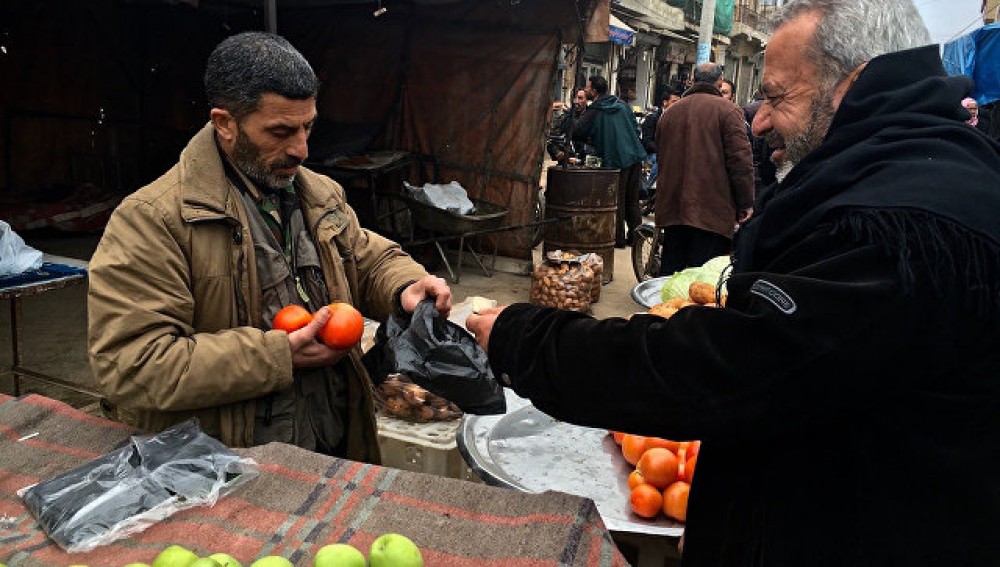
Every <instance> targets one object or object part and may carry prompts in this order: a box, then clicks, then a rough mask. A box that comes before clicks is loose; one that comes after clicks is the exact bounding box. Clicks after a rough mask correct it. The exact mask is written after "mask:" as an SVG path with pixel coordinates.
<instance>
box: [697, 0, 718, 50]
mask: <svg viewBox="0 0 1000 567" xmlns="http://www.w3.org/2000/svg"><path fill="white" fill-rule="evenodd" d="M714 27H715V0H705V1H704V2H703V3H702V5H701V27H699V28H698V64H699V65H700V64H702V63H708V62H709V60H710V59H711V55H712V28H714Z"/></svg>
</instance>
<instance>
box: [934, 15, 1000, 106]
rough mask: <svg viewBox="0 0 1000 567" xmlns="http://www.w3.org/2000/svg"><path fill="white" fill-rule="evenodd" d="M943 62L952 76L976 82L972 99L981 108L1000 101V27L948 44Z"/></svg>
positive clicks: (990, 27) (980, 30) (981, 29)
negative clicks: (959, 76)
mask: <svg viewBox="0 0 1000 567" xmlns="http://www.w3.org/2000/svg"><path fill="white" fill-rule="evenodd" d="M941 60H942V61H943V62H944V68H945V70H946V71H948V73H950V74H952V75H966V76H968V77H971V78H972V80H973V81H975V83H976V86H975V88H974V89H973V90H972V98H974V99H976V102H977V103H978V104H979V105H980V106H983V105H985V104H989V103H991V102H993V101H996V100H1000V23H996V24H990V25H988V26H983V27H981V28H979V29H978V30H976V31H974V32H972V33H969V34H966V35H963V36H962V37H960V38H958V39H956V40H955V41H950V42H948V43H946V44H945V45H944V54H943V55H942V56H941Z"/></svg>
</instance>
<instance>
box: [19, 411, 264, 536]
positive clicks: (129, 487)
mask: <svg viewBox="0 0 1000 567" xmlns="http://www.w3.org/2000/svg"><path fill="white" fill-rule="evenodd" d="M258 474H259V471H258V467H257V464H256V463H255V462H254V461H253V460H252V459H247V458H242V457H240V456H239V455H236V454H235V453H233V452H232V451H230V450H229V448H227V447H226V446H225V445H223V444H222V443H220V442H219V441H218V440H216V439H214V438H212V437H209V436H208V435H207V434H205V433H204V432H202V431H201V429H200V428H199V427H198V424H197V421H195V420H193V419H189V420H187V421H184V422H181V423H179V424H177V425H174V426H173V427H170V428H169V429H166V430H164V431H162V432H160V433H158V434H156V435H133V436H132V437H131V438H130V439H129V442H128V443H127V444H126V445H124V446H123V447H121V448H120V449H117V450H114V451H112V452H110V453H108V454H106V455H103V456H101V457H99V458H97V459H94V460H93V461H90V462H89V463H87V464H85V465H83V466H80V467H77V468H75V469H73V470H71V471H69V472H66V473H64V474H61V475H59V476H57V477H55V478H52V479H50V480H46V481H44V482H40V483H38V484H36V485H34V486H33V487H31V488H28V489H27V490H25V491H24V492H23V493H22V495H21V496H22V498H23V499H24V503H25V505H26V506H27V508H28V510H30V511H31V513H32V514H33V515H34V516H35V519H36V520H38V524H39V525H40V526H41V527H42V529H43V530H45V533H47V534H48V535H49V537H50V538H52V540H53V541H55V542H56V543H57V544H59V546H60V547H62V548H63V549H65V550H66V551H68V552H70V553H78V552H85V551H90V550H92V549H94V548H95V547H98V546H101V545H106V544H108V543H111V542H113V541H116V540H119V539H122V538H124V537H127V536H128V535H130V534H133V533H136V532H139V531H142V530H144V529H146V528H147V527H149V526H150V525H152V524H154V523H156V522H157V521H159V520H162V519H163V518H166V517H168V516H170V515H172V514H174V513H176V512H179V511H180V510H184V509H187V508H191V507H193V506H212V505H214V504H215V502H216V501H217V500H218V498H219V497H220V496H225V495H227V494H229V493H230V492H232V491H233V489H235V488H236V487H237V486H240V485H242V484H244V483H246V482H247V481H249V480H250V479H252V478H255V477H256V476H257V475H258Z"/></svg>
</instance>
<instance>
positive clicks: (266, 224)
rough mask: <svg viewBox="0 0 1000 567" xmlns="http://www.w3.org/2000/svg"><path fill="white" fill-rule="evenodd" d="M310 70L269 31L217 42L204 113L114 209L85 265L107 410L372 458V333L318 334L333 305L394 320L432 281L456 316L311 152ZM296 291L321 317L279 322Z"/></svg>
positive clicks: (96, 368) (131, 419)
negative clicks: (322, 171) (174, 155)
mask: <svg viewBox="0 0 1000 567" xmlns="http://www.w3.org/2000/svg"><path fill="white" fill-rule="evenodd" d="M317 85H318V82H317V79H316V75H315V74H314V72H313V70H312V68H311V67H310V66H309V63H308V62H307V61H306V60H305V58H304V57H302V55H301V54H300V53H299V52H298V51H296V50H295V48H294V47H292V46H291V45H290V44H289V43H288V42H287V41H285V40H284V39H282V38H280V37H278V36H275V35H271V34H265V33H259V32H248V33H243V34H239V35H235V36H232V37H230V38H227V39H226V40H224V41H223V42H222V43H220V44H219V46H218V47H216V49H215V51H213V53H212V55H211V56H210V57H209V60H208V69H207V71H206V73H205V90H206V94H207V95H208V99H209V103H210V104H211V106H212V109H211V111H210V113H209V115H210V118H211V121H210V122H209V123H208V124H206V125H205V127H204V128H202V129H201V131H200V132H198V133H197V134H195V136H194V138H192V139H191V141H190V142H189V143H188V145H187V147H186V148H184V151H183V152H182V153H181V156H180V161H179V162H178V164H177V165H175V166H174V167H173V168H171V169H170V170H169V171H168V172H167V173H165V174H164V175H163V176H162V177H160V178H159V179H157V180H156V181H154V182H152V183H150V184H149V185H147V186H145V187H143V188H141V189H139V190H138V191H136V192H135V193H133V194H132V195H130V196H129V197H128V198H127V199H125V200H124V201H123V202H122V204H121V205H120V206H119V207H118V208H117V209H116V210H115V212H114V214H113V215H112V217H111V220H110V221H109V223H108V226H107V229H106V230H105V232H104V236H103V237H102V238H101V242H100V244H99V245H98V248H97V251H96V252H95V253H94V256H93V259H92V260H91V263H90V293H89V297H88V305H87V307H88V320H89V329H88V340H89V352H90V366H91V370H92V371H93V374H94V378H95V380H96V381H97V384H98V387H99V388H100V389H101V391H102V393H103V394H104V395H105V398H106V399H105V400H104V403H103V404H102V406H103V407H104V409H105V411H106V412H107V413H108V414H109V415H110V417H113V418H116V419H119V420H121V421H125V422H127V423H130V424H132V425H135V426H137V427H140V428H142V429H145V430H147V431H158V430H161V429H164V428H166V427H167V426H169V425H172V424H174V423H177V422H179V421H182V420H185V419H188V418H192V417H193V418H197V419H198V420H199V422H200V425H201V427H202V429H203V430H205V431H206V432H207V433H208V434H210V435H212V436H214V437H217V438H218V439H219V440H221V441H222V442H223V443H225V444H227V445H229V446H236V447H246V446H250V445H258V444H263V443H268V442H271V441H280V442H285V443H290V444H294V445H297V446H300V447H303V448H306V449H309V450H313V451H317V452H322V453H325V454H331V455H336V456H340V457H347V458H351V459H354V460H359V461H368V462H375V463H377V462H379V460H380V454H379V448H378V444H377V438H376V430H375V408H374V403H373V399H372V388H371V384H370V383H369V379H368V376H367V374H366V373H365V370H364V366H363V365H362V363H361V349H360V347H358V346H357V345H355V346H353V347H351V348H347V349H333V348H328V347H327V346H325V345H324V344H322V343H320V342H319V341H317V340H316V338H315V337H316V333H317V331H318V330H319V329H320V328H321V327H322V325H323V324H324V323H325V322H326V321H327V320H328V319H329V317H330V310H329V308H328V307H325V306H326V305H327V304H328V303H331V302H347V303H351V304H353V305H355V306H356V307H358V309H359V310H360V311H361V312H362V313H363V314H365V315H368V316H370V317H372V318H375V319H383V318H385V317H387V316H388V315H389V314H390V313H393V312H394V310H395V311H413V309H414V308H415V307H416V305H417V303H418V302H419V301H420V300H422V299H423V298H424V297H428V296H429V297H434V298H436V302H435V305H436V307H437V308H438V310H439V311H440V312H442V313H443V314H447V313H448V312H449V311H450V309H451V291H450V290H449V288H448V285H447V284H446V283H445V282H444V280H442V279H441V278H437V277H434V276H430V275H428V274H427V272H426V271H425V270H424V269H423V267H421V266H420V264H418V263H417V262H415V261H414V260H413V259H412V258H410V257H409V256H408V255H407V254H406V253H404V252H403V251H402V250H401V249H400V248H399V246H398V245H397V244H396V243H394V242H391V241H389V240H387V239H385V238H382V237H381V236H379V235H378V234H375V233H373V232H369V231H368V230H365V229H363V228H361V227H360V226H359V224H358V220H357V216H355V214H354V211H352V210H351V208H350V207H349V206H348V205H347V203H346V201H345V199H344V191H343V189H342V188H341V187H340V186H339V185H338V184H337V183H335V182H334V181H332V180H331V179H329V178H328V177H324V176H322V175H317V174H316V173H313V172H312V171H309V170H308V169H306V168H303V167H301V164H302V162H303V161H304V160H305V158H306V156H307V154H308V146H307V142H306V140H307V138H308V136H309V132H310V130H311V128H312V125H313V123H314V122H315V120H316V94H317ZM290 304H298V305H301V306H303V307H305V308H306V309H308V310H309V311H312V312H315V313H316V315H315V318H314V319H313V321H312V323H310V324H309V325H307V326H306V327H305V328H302V329H299V330H297V331H293V332H290V333H286V332H285V331H281V330H274V329H272V328H271V321H272V320H273V318H274V315H275V313H276V312H277V311H278V310H279V309H281V308H282V307H284V306H286V305H290Z"/></svg>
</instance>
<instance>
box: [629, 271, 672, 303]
mask: <svg viewBox="0 0 1000 567" xmlns="http://www.w3.org/2000/svg"><path fill="white" fill-rule="evenodd" d="M669 277H670V276H660V277H658V278H653V279H649V280H646V281H644V282H639V283H638V284H636V286H635V287H633V288H632V301H635V302H636V303H638V304H639V305H642V306H643V307H645V308H646V309H649V308H650V307H652V306H654V305H656V304H657V303H663V300H662V299H660V290H661V289H663V283H664V282H666V281H667V278H669Z"/></svg>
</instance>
